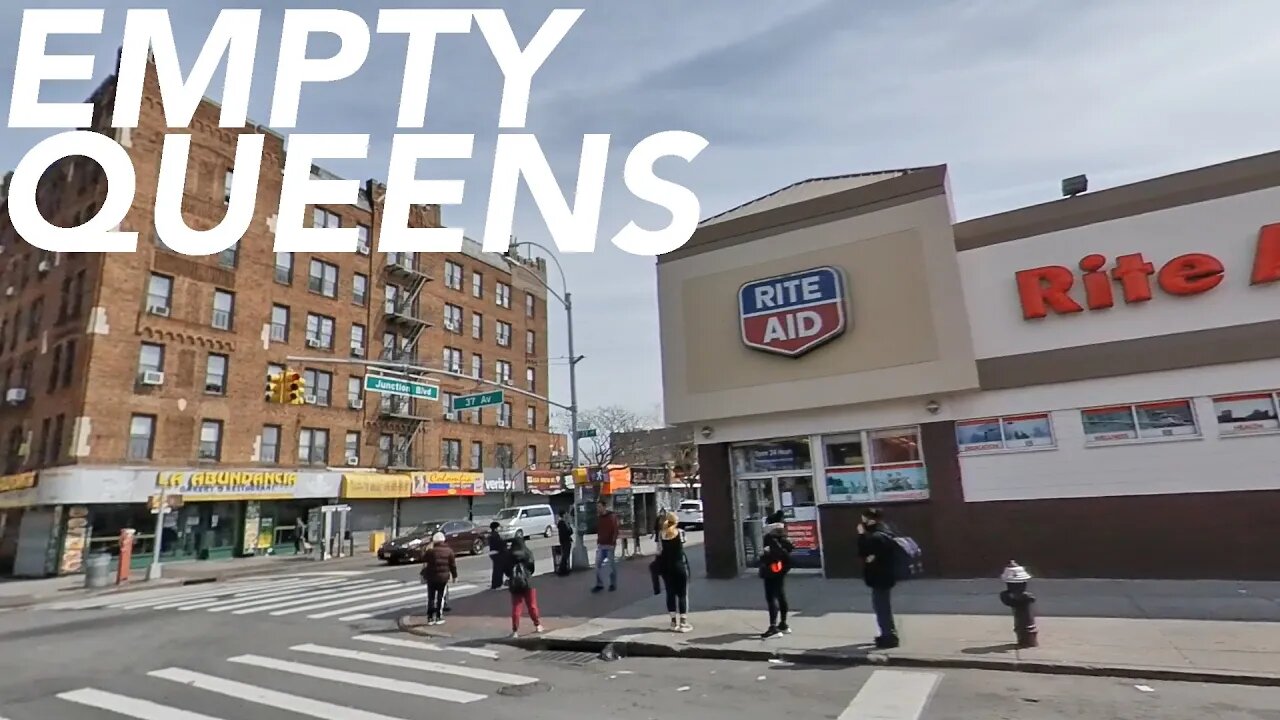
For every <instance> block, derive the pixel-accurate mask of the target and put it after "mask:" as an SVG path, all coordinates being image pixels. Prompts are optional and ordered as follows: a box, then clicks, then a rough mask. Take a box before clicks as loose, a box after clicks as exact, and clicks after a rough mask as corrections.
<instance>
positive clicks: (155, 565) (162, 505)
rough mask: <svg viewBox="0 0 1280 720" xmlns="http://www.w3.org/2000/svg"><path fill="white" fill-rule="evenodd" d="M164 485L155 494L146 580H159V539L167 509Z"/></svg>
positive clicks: (162, 533) (162, 531)
mask: <svg viewBox="0 0 1280 720" xmlns="http://www.w3.org/2000/svg"><path fill="white" fill-rule="evenodd" d="M164 490H165V488H164V486H163V485H161V486H160V493H159V494H158V495H156V535H155V538H154V539H153V540H152V541H151V546H152V547H151V564H150V565H148V566H147V580H159V579H160V576H161V573H162V571H161V569H160V539H161V536H163V535H164V512H165V510H166V509H168V503H167V502H166V498H165V494H164Z"/></svg>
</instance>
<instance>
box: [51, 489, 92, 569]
mask: <svg viewBox="0 0 1280 720" xmlns="http://www.w3.org/2000/svg"><path fill="white" fill-rule="evenodd" d="M88 542H89V508H87V507H85V506H83V505H73V506H71V507H69V508H67V529H66V532H64V533H63V535H62V559H61V562H60V563H59V565H58V574H59V575H70V574H72V573H77V572H80V569H81V568H82V567H83V566H84V551H85V545H86V544H87V543H88Z"/></svg>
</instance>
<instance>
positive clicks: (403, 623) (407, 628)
mask: <svg viewBox="0 0 1280 720" xmlns="http://www.w3.org/2000/svg"><path fill="white" fill-rule="evenodd" d="M428 627H429V626H428V625H427V618H426V617H424V616H421V615H401V616H400V617H398V618H396V629H398V630H399V631H400V632H403V633H408V634H410V635H417V636H418V637H424V638H447V637H452V636H451V635H448V634H446V633H441V632H432V631H430V630H428V629H427V628H428Z"/></svg>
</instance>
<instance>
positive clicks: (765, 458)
mask: <svg viewBox="0 0 1280 720" xmlns="http://www.w3.org/2000/svg"><path fill="white" fill-rule="evenodd" d="M732 454H733V472H734V474H735V475H751V474H755V473H771V472H780V471H788V470H808V469H809V468H811V467H812V460H811V458H810V456H809V441H808V440H778V441H775V442H769V443H760V444H757V445H743V446H740V447H735V448H733V453H732Z"/></svg>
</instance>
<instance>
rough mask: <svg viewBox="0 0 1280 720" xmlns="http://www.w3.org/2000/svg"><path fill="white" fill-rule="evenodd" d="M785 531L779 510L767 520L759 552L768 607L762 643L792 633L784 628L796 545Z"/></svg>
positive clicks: (788, 628) (785, 626)
mask: <svg viewBox="0 0 1280 720" xmlns="http://www.w3.org/2000/svg"><path fill="white" fill-rule="evenodd" d="M786 532H787V526H786V524H785V523H784V522H783V515H782V512H781V511H778V512H775V513H774V514H772V515H770V516H769V517H768V519H767V520H766V524H765V526H764V550H763V551H762V552H761V553H760V577H761V578H762V579H763V580H764V601H765V603H766V604H767V605H768V606H769V629H768V630H765V631H764V632H763V633H762V634H761V635H760V639H761V640H770V639H772V638H776V637H780V636H782V635H786V634H787V633H790V632H791V628H790V627H788V626H787V611H788V610H790V608H789V607H788V606H787V573H788V572H790V571H791V553H792V552H793V551H794V550H795V549H796V546H795V545H792V544H791V541H790V540H788V539H787V535H786ZM779 616H781V617H779Z"/></svg>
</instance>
